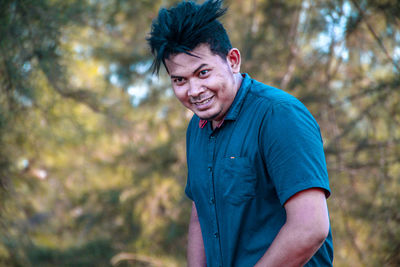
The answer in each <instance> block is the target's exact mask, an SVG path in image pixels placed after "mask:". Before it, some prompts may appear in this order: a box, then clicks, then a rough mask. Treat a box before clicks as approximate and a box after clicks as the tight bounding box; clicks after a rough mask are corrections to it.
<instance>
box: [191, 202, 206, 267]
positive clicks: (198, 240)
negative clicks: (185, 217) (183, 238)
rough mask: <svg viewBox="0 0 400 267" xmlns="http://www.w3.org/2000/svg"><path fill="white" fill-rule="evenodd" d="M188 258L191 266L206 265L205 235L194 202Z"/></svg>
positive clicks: (202, 266) (201, 266)
mask: <svg viewBox="0 0 400 267" xmlns="http://www.w3.org/2000/svg"><path fill="white" fill-rule="evenodd" d="M187 260H188V266H189V267H205V266H206V255H205V251H204V243H203V237H202V235H201V229H200V223H199V218H198V216H197V210H196V206H195V205H194V203H193V205H192V214H191V217H190V223H189V233H188V247H187Z"/></svg>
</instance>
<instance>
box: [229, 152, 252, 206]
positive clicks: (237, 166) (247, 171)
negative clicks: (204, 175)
mask: <svg viewBox="0 0 400 267" xmlns="http://www.w3.org/2000/svg"><path fill="white" fill-rule="evenodd" d="M221 163H222V166H221V177H222V179H221V188H222V197H223V199H224V200H226V201H227V202H229V203H231V204H234V205H238V204H241V203H244V202H246V201H247V200H249V199H252V198H254V197H255V196H256V185H257V175H256V172H255V170H254V164H253V163H252V162H251V161H250V160H249V158H246V157H229V158H223V160H222V162H221Z"/></svg>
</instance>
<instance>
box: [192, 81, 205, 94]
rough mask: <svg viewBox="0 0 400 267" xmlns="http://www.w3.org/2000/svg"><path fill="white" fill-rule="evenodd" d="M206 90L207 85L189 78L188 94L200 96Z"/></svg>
mask: <svg viewBox="0 0 400 267" xmlns="http://www.w3.org/2000/svg"><path fill="white" fill-rule="evenodd" d="M204 91H205V87H204V86H203V85H202V84H201V83H200V82H199V81H197V80H189V90H188V96H190V97H194V98H196V97H198V96H200V95H201V94H202V93H203V92H204Z"/></svg>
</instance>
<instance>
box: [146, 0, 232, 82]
mask: <svg viewBox="0 0 400 267" xmlns="http://www.w3.org/2000/svg"><path fill="white" fill-rule="evenodd" d="M226 11H227V9H226V8H222V0H207V1H206V2H204V3H203V4H202V5H199V4H196V3H194V2H192V1H183V2H181V3H179V4H178V5H177V6H175V7H172V8H170V9H165V8H162V9H160V11H159V13H158V17H157V18H156V19H155V20H153V23H152V25H151V32H150V36H149V37H148V38H147V41H148V43H149V45H150V48H151V52H152V54H153V55H154V57H155V58H154V62H153V72H155V73H157V74H158V73H159V70H160V65H161V63H163V64H164V65H165V59H168V58H169V56H170V55H173V54H177V53H186V54H189V55H192V54H191V53H190V51H192V50H193V49H194V48H196V47H197V46H198V45H200V44H208V45H209V46H210V50H211V51H212V52H213V53H214V54H217V55H219V56H221V57H222V58H225V57H226V55H227V54H228V52H229V50H230V49H231V48H232V45H231V42H230V40H229V37H228V34H227V33H226V31H225V28H224V26H223V25H222V24H221V23H220V22H219V21H218V20H217V19H218V18H219V17H221V16H222V15H224V14H225V12H226Z"/></svg>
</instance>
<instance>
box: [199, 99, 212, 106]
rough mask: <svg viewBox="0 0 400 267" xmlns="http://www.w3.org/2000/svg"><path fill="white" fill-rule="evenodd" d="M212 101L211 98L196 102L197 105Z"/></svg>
mask: <svg viewBox="0 0 400 267" xmlns="http://www.w3.org/2000/svg"><path fill="white" fill-rule="evenodd" d="M210 101H211V98H209V99H206V100H204V101H201V102H198V103H196V105H204V104H207V103H208V102H210Z"/></svg>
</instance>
